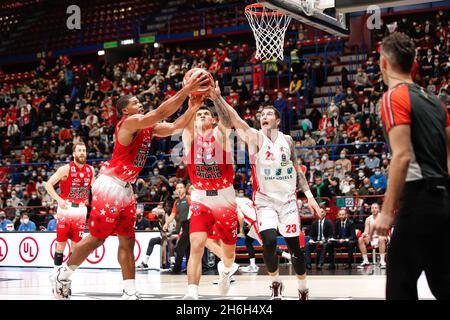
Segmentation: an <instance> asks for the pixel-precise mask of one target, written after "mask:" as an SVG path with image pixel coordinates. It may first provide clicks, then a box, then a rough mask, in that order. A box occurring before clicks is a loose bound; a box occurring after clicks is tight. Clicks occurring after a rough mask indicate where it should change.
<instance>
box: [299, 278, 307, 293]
mask: <svg viewBox="0 0 450 320" xmlns="http://www.w3.org/2000/svg"><path fill="white" fill-rule="evenodd" d="M297 281H298V290H300V291H305V290H306V289H307V286H306V279H303V280H300V279H297Z"/></svg>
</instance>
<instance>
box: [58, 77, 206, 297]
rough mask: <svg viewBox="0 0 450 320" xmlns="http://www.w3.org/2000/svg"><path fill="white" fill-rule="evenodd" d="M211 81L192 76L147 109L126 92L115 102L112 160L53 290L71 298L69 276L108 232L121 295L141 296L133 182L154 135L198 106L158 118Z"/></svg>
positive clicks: (170, 129)
mask: <svg viewBox="0 0 450 320" xmlns="http://www.w3.org/2000/svg"><path fill="white" fill-rule="evenodd" d="M208 82H210V79H209V78H207V76H202V75H199V76H197V77H191V78H190V79H189V81H188V82H187V83H186V84H185V86H184V87H183V89H181V90H180V91H179V92H177V93H176V94H175V95H174V96H173V97H171V98H170V99H167V100H166V101H165V102H163V103H162V104H161V105H160V106H159V107H158V108H157V109H155V110H152V111H150V112H148V113H146V114H143V113H144V108H143V106H142V104H141V103H140V102H139V100H138V98H137V97H135V96H132V95H126V96H122V97H120V98H119V99H118V101H117V103H116V107H117V112H118V116H119V117H121V118H122V119H121V120H120V121H119V123H118V124H117V126H116V130H115V141H116V142H115V145H114V151H113V155H112V160H111V161H109V162H106V163H104V164H103V165H102V168H101V170H100V174H99V176H98V178H97V179H96V181H95V183H94V185H93V186H92V210H91V213H90V217H89V232H90V234H89V235H88V236H87V237H85V238H84V239H83V240H81V241H80V243H79V244H78V246H76V247H75V249H74V250H73V253H72V255H71V256H70V258H69V260H68V261H67V263H65V264H63V265H62V266H61V267H60V268H58V270H57V272H56V273H57V276H56V281H55V283H54V289H55V290H54V295H55V297H56V298H58V299H69V298H70V295H71V290H70V285H71V280H70V277H71V275H72V273H73V272H74V271H75V270H76V269H77V268H78V267H79V266H80V265H81V263H83V261H84V260H85V259H86V258H87V257H88V256H89V254H90V253H91V252H92V251H94V250H95V249H96V248H98V247H99V246H101V245H102V244H103V243H104V241H105V239H106V238H107V237H108V236H110V235H117V236H118V239H119V248H118V255H117V256H118V261H119V264H120V266H121V269H122V277H123V280H124V281H123V296H122V299H130V300H137V299H140V295H139V293H138V292H137V291H136V285H135V267H134V263H135V260H134V253H133V248H134V243H135V233H134V224H135V221H136V217H135V196H134V194H133V189H132V187H131V183H134V182H135V180H136V178H137V176H138V174H139V172H140V171H141V170H142V168H143V166H144V164H145V162H146V159H147V154H148V151H149V150H150V145H151V140H152V137H153V136H160V137H166V136H169V135H171V134H173V133H174V132H175V131H176V130H178V129H181V128H184V127H185V126H186V125H187V124H188V123H189V121H190V120H191V118H193V116H194V115H195V112H196V109H194V108H191V107H190V108H188V110H187V111H186V112H185V113H184V115H183V116H181V117H180V118H178V119H177V120H176V121H175V122H174V123H159V122H160V121H161V120H163V119H165V118H167V117H168V116H170V115H171V114H173V113H174V112H175V111H176V110H177V109H178V108H179V106H181V105H182V103H183V101H184V100H185V99H186V98H187V97H188V95H189V94H190V93H191V92H192V91H195V90H197V89H198V88H199V87H200V86H204V85H206V84H207V83H208Z"/></svg>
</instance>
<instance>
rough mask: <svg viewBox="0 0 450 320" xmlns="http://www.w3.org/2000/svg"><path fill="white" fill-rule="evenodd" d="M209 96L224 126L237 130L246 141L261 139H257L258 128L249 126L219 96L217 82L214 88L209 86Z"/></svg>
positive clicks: (255, 141) (254, 141)
mask: <svg viewBox="0 0 450 320" xmlns="http://www.w3.org/2000/svg"><path fill="white" fill-rule="evenodd" d="M209 98H210V99H211V100H212V102H213V103H214V106H215V107H216V110H217V114H218V115H219V118H220V119H221V121H222V124H223V125H224V126H225V127H231V126H233V127H234V128H235V129H236V130H237V131H238V135H239V136H240V138H241V139H242V140H244V141H246V142H247V143H257V142H258V140H261V141H262V139H259V135H260V134H261V133H260V132H259V131H258V130H256V129H254V128H251V127H250V126H249V125H248V123H247V122H245V121H244V120H243V119H242V118H241V117H239V115H238V113H237V112H236V110H234V109H233V108H232V107H231V106H230V105H229V104H228V103H227V102H226V101H225V99H224V98H223V97H222V96H221V93H220V88H219V86H218V84H217V82H216V86H215V88H213V87H211V88H210V91H209Z"/></svg>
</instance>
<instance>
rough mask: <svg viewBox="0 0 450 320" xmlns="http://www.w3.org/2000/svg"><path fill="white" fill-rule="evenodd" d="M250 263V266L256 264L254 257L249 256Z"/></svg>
mask: <svg viewBox="0 0 450 320" xmlns="http://www.w3.org/2000/svg"><path fill="white" fill-rule="evenodd" d="M250 265H251V266H256V259H255V258H250Z"/></svg>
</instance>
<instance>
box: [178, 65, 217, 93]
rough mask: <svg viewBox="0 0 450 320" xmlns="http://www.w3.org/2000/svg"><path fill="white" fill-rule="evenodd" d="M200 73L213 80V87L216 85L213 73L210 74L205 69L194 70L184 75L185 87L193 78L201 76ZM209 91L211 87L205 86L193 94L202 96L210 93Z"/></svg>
mask: <svg viewBox="0 0 450 320" xmlns="http://www.w3.org/2000/svg"><path fill="white" fill-rule="evenodd" d="M200 73H203V74H207V75H208V77H209V78H210V79H211V84H212V85H213V84H214V78H213V76H212V75H211V73H209V72H208V71H206V70H205V69H202V68H192V69H191V70H189V71H188V72H186V74H185V75H184V78H183V87H184V86H185V85H186V83H187V82H188V81H189V79H190V78H191V77H197V76H200V75H199V74H200ZM208 90H209V86H203V87H200V88H199V89H197V90H196V91H192V92H191V93H192V94H199V95H201V94H206V93H207V92H208Z"/></svg>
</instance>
